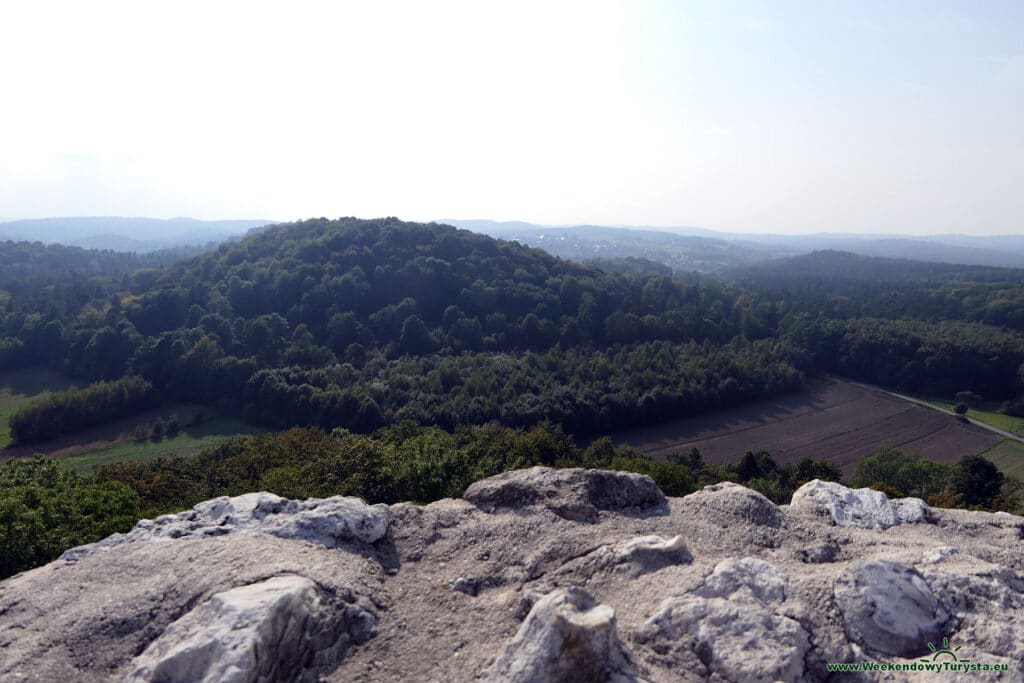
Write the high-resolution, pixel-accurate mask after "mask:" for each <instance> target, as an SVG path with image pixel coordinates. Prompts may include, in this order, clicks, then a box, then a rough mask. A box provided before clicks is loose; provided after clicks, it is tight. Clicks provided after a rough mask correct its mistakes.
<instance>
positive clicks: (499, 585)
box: [0, 468, 1024, 683]
mask: <svg viewBox="0 0 1024 683" xmlns="http://www.w3.org/2000/svg"><path fill="white" fill-rule="evenodd" d="M465 496H466V497H465V498H464V499H449V500H442V501H438V502H436V503H432V504H430V505H426V506H419V505H412V504H407V503H402V504H398V505H392V506H380V505H378V506H367V505H364V504H363V503H362V502H360V501H358V500H355V499H351V498H328V499H324V500H320V501H303V502H300V501H287V500H284V499H281V498H279V497H277V496H273V495H271V494H266V493H261V494H248V495H247V496H240V497H237V498H231V499H227V498H224V499H216V500H213V501H207V502H206V503H203V504H201V505H199V506H196V508H194V509H193V510H191V511H187V512H186V513H183V514H181V515H172V516H168V517H167V518H165V519H162V520H156V521H153V522H150V523H148V524H147V523H140V525H139V526H138V527H137V528H136V529H135V530H133V531H131V532H129V533H128V534H126V535H123V536H115V537H112V538H111V539H107V540H105V541H103V542H101V543H99V544H94V545H92V546H86V547H84V548H82V549H76V550H74V551H69V552H68V553H66V554H65V557H64V558H63V559H60V560H57V561H55V562H52V563H50V564H49V565H46V566H44V567H40V568H38V569H34V570H32V571H29V572H26V573H24V574H20V575H18V576H14V577H11V578H9V579H7V580H5V581H3V582H0V680H4V681H7V680H39V681H61V682H64V681H71V680H74V681H106V680H111V679H114V680H125V679H126V678H127V679H129V680H133V681H157V680H184V678H180V677H179V678H177V679H176V678H175V676H179V675H180V674H181V672H185V674H187V678H188V679H189V680H204V678H205V679H206V680H238V681H276V680H288V681H291V680H326V681H339V682H340V681H472V680H488V681H515V680H538V681H553V682H554V681H566V682H568V681H578V680H587V681H591V680H605V681H650V682H652V683H657V682H660V681H702V680H712V681H758V680H787V681H826V680H847V679H843V678H841V677H840V678H836V676H837V674H835V673H832V672H829V671H828V669H827V666H826V665H827V664H828V663H830V662H864V661H869V660H870V661H876V662H880V663H903V664H910V663H914V662H919V661H920V659H921V658H922V657H923V656H927V655H928V654H929V653H930V648H929V647H928V645H929V643H932V644H933V645H936V646H937V647H941V646H942V640H943V639H948V641H949V643H950V647H951V648H954V647H958V648H960V649H959V650H958V652H959V654H960V656H962V657H964V658H969V659H971V660H972V661H973V662H985V663H989V664H999V665H1004V666H1006V669H1007V670H1006V671H1004V672H991V673H979V674H973V675H972V676H971V680H1005V681H1016V680H1022V679H1024V553H1022V552H1021V543H1022V541H1024V519H1022V518H1019V517H1014V516H1012V515H1005V514H988V513H983V512H968V511H962V510H941V509H932V508H928V507H927V506H926V505H924V504H923V503H921V502H920V501H916V500H909V501H891V500H889V499H888V498H886V497H885V496H884V495H883V494H878V493H877V492H868V493H865V492H864V491H851V490H850V489H846V488H845V487H841V486H838V485H835V484H828V485H825V484H824V483H823V482H811V483H809V484H807V485H805V487H803V488H802V489H801V490H800V491H798V495H796V496H794V501H793V504H792V505H783V506H776V505H774V504H773V503H771V501H769V500H768V499H766V498H764V496H761V495H760V494H758V493H756V492H753V491H750V490H748V489H745V488H743V487H741V486H737V485H735V484H719V485H716V486H711V487H708V488H706V489H704V490H703V491H699V492H697V493H694V494H692V495H690V496H686V497H685V498H666V497H665V496H663V495H662V494H661V492H660V491H659V490H658V489H657V487H656V486H655V485H654V482H653V481H651V480H650V479H648V478H647V477H644V476H641V475H636V474H628V473H614V472H598V471H593V470H579V469H576V470H550V469H546V468H533V469H531V470H523V471H520V472H512V473H507V474H504V475H501V476H499V477H494V478H492V479H489V480H484V481H482V482H477V483H476V484H474V485H473V486H471V487H470V488H469V490H467V492H466V494H465ZM211 529H226V530H227V531H210V530H211ZM588 667H589V668H588ZM175 672H177V673H175ZM172 674H173V675H172ZM915 676H917V677H918V678H916V679H915ZM849 680H892V681H896V680H922V681H924V680H934V677H933V676H932V675H931V674H915V673H906V672H904V673H899V674H894V673H891V672H890V673H885V672H875V673H863V674H856V678H855V679H849ZM951 680H955V677H954V678H951Z"/></svg>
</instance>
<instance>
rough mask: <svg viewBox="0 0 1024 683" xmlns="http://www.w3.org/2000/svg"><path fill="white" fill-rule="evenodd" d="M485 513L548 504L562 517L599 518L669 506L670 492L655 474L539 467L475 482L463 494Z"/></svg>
mask: <svg viewBox="0 0 1024 683" xmlns="http://www.w3.org/2000/svg"><path fill="white" fill-rule="evenodd" d="M463 497H464V498H465V499H466V500H468V501H469V502H471V503H473V504H474V505H476V506H477V507H478V508H480V509H481V510H483V511H484V512H495V511H498V510H518V509H522V508H526V507H529V506H532V505H538V504H539V505H543V506H544V507H545V508H547V509H549V510H551V511H552V512H554V513H555V514H556V515H558V516H559V517H563V518H565V519H570V520H574V521H581V522H595V521H597V519H598V511H600V510H627V509H638V510H644V509H647V508H651V507H655V506H659V505H664V504H665V503H666V499H665V494H663V493H662V492H661V489H659V488H658V486H657V484H655V483H654V480H653V479H651V478H650V477H648V476H646V475H643V474H633V473H631V472H609V471H605V470H584V469H579V468H570V469H560V470H555V469H551V468H548V467H533V468H531V469H528V470H517V471H515V472H506V473H504V474H499V475H497V476H494V477H490V478H488V479H484V480H482V481H478V482H476V483H475V484H471V485H470V487H469V488H468V489H466V493H465V494H464V496H463Z"/></svg>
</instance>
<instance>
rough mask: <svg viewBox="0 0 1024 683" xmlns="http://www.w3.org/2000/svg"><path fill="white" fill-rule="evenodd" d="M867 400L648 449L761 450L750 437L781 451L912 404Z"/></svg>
mask: <svg viewBox="0 0 1024 683" xmlns="http://www.w3.org/2000/svg"><path fill="white" fill-rule="evenodd" d="M867 403H869V401H867V400H864V399H857V400H855V401H851V403H850V404H847V405H837V406H833V407H831V408H827V409H825V410H821V411H816V412H814V413H807V414H802V415H798V416H796V417H793V418H789V419H786V420H779V421H776V422H770V423H766V424H764V425H762V426H760V427H758V428H756V431H755V430H754V429H745V430H742V431H739V432H728V433H726V434H720V435H718V436H715V437H712V438H709V439H699V440H696V441H691V440H684V441H682V442H681V444H673V445H672V447H669V448H665V447H659V448H658V449H657V450H651V451H649V452H651V453H654V454H659V455H661V454H667V453H670V452H673V451H674V450H676V449H677V448H678V447H679V446H680V445H685V446H686V448H687V449H689V448H692V447H694V446H696V447H697V448H699V449H701V452H702V453H703V452H704V451H705V450H708V451H709V452H735V451H736V450H737V449H742V450H740V451H739V453H740V455H742V454H743V453H744V452H746V451H748V450H759V449H760V447H759V448H755V449H752V448H750V443H751V440H753V442H755V443H759V444H772V449H767V448H766V449H765V450H772V452H773V453H774V452H779V453H782V452H785V451H789V450H793V449H796V448H801V447H806V446H811V445H814V444H817V443H820V442H824V441H827V440H830V439H836V438H838V437H841V436H843V435H846V434H856V433H859V432H860V431H861V430H863V429H865V428H867V427H870V426H872V425H875V424H878V423H879V422H880V421H885V420H888V419H891V418H892V417H894V416H899V415H902V414H903V413H906V412H908V411H910V410H912V408H911V407H909V406H902V405H899V404H898V403H892V404H887V405H884V406H871V405H864V404H867ZM879 408H880V409H879Z"/></svg>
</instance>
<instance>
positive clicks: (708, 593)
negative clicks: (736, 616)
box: [697, 557, 787, 605]
mask: <svg viewBox="0 0 1024 683" xmlns="http://www.w3.org/2000/svg"><path fill="white" fill-rule="evenodd" d="M786 582H787V579H786V577H785V575H784V574H783V573H782V572H780V571H779V570H778V569H776V568H775V567H774V566H772V565H771V564H769V563H767V562H765V561H764V560H759V559H757V558H755V557H744V558H743V559H741V560H736V559H728V560H723V561H721V562H719V563H718V564H717V565H715V569H714V571H713V572H711V575H710V576H708V577H707V578H705V579H704V585H703V586H702V587H701V588H700V589H699V590H698V591H697V594H698V595H701V596H703V597H706V598H728V597H730V596H732V595H733V594H734V593H737V592H738V591H740V590H741V589H744V588H745V589H747V590H748V591H750V594H751V595H753V596H754V597H755V598H757V599H758V600H760V601H761V602H762V603H764V604H766V605H767V604H769V603H772V602H782V601H783V600H785V599H786Z"/></svg>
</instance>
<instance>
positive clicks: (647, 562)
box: [557, 536, 693, 579]
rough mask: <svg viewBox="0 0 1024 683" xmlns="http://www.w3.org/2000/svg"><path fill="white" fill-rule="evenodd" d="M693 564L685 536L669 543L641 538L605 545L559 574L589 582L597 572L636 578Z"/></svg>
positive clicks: (573, 561) (668, 541)
mask: <svg viewBox="0 0 1024 683" xmlns="http://www.w3.org/2000/svg"><path fill="white" fill-rule="evenodd" d="M692 561H693V555H691V554H690V551H689V549H688V548H687V547H686V542H685V541H683V537H682V536H675V537H673V538H670V539H665V538H662V537H661V536H639V537H637V538H631V539H629V540H626V541H620V542H618V543H612V544H607V545H602V546H601V547H600V548H598V549H596V550H594V551H593V552H590V553H587V554H586V555H584V556H583V557H580V558H577V559H575V560H572V561H570V562H567V563H566V564H564V565H563V566H562V567H560V568H559V570H558V572H557V573H558V574H559V575H563V576H564V575H570V576H577V577H580V578H583V579H589V578H590V577H592V576H593V575H594V574H596V573H598V572H602V571H612V572H618V573H622V574H625V575H627V576H631V577H637V576H640V575H641V574H647V573H649V572H655V571H658V570H659V569H663V568H664V567H670V566H673V565H678V564H687V563H689V562H692Z"/></svg>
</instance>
